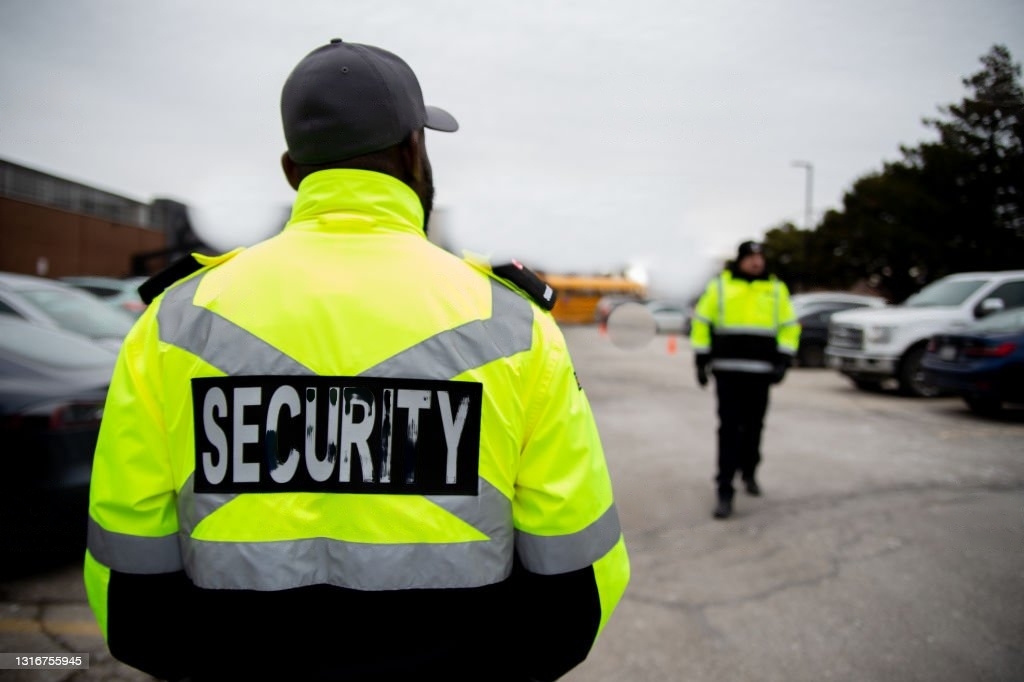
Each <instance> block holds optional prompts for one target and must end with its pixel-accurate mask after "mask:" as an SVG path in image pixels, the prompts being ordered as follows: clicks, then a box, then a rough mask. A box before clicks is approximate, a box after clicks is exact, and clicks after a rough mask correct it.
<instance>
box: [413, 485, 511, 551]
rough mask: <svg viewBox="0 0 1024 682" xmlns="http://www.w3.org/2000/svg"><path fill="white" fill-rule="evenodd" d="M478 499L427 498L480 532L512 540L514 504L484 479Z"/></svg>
mask: <svg viewBox="0 0 1024 682" xmlns="http://www.w3.org/2000/svg"><path fill="white" fill-rule="evenodd" d="M477 490H478V493H479V494H478V495H477V496H476V497H472V496H468V495H427V496H426V498H427V499H428V500H430V501H431V502H433V503H434V504H436V505H437V506H438V507H441V508H442V509H444V510H445V511H446V512H448V513H449V514H451V515H453V516H455V517H457V518H458V519H460V520H462V521H464V522H465V523H467V524H468V525H470V526H472V527H473V528H476V529H477V530H478V531H480V532H481V533H483V534H484V535H486V536H487V537H489V538H492V539H494V538H503V537H509V538H511V537H512V501H511V500H509V499H508V498H507V497H505V495H504V494H502V492H501V491H500V490H498V489H497V488H496V487H494V486H493V485H491V483H490V482H489V481H488V480H487V479H485V478H483V477H480V479H479V483H478V484H477Z"/></svg>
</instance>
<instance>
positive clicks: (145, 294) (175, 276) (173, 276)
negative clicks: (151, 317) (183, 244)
mask: <svg viewBox="0 0 1024 682" xmlns="http://www.w3.org/2000/svg"><path fill="white" fill-rule="evenodd" d="M201 267H203V264H202V263H200V262H199V261H198V260H196V259H195V257H193V256H192V255H191V254H189V255H188V256H185V257H183V258H179V259H178V260H176V261H174V262H173V263H171V264H170V265H168V266H167V267H166V268H164V269H163V270H161V271H160V272H158V273H156V274H155V275H153V276H152V277H150V278H149V279H147V280H146V281H145V282H143V283H142V284H140V285H139V289H138V291H139V297H141V298H142V302H143V303H145V304H146V305H149V304H150V303H152V302H153V299H155V298H156V297H157V296H159V295H160V294H162V293H163V292H164V291H165V290H166V289H167V287H169V286H171V285H172V284H174V283H175V282H177V281H178V280H179V279H184V278H185V277H188V276H189V275H191V274H192V273H193V272H195V271H196V270H199V269H200V268H201Z"/></svg>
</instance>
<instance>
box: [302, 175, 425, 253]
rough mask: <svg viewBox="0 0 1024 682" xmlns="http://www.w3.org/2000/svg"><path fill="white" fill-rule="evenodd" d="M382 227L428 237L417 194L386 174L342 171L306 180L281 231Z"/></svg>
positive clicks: (359, 229)
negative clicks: (289, 217)
mask: <svg viewBox="0 0 1024 682" xmlns="http://www.w3.org/2000/svg"><path fill="white" fill-rule="evenodd" d="M381 228H384V229H389V230H395V231H399V232H408V233H411V234H416V235H419V236H420V237H424V238H425V237H426V235H425V234H424V232H423V206H422V204H421V203H420V199H419V197H418V196H417V195H416V192H414V191H413V190H412V188H411V187H409V186H408V185H406V184H405V183H404V182H402V181H401V180H398V179H397V178H393V177H391V176H390V175H385V174H383V173H375V172H373V171H364V170H349V169H342V168H332V169H329V170H323V171H318V172H316V173H313V174H312V175H308V176H306V178H305V179H304V180H303V181H302V183H301V184H300V185H299V192H298V195H297V196H296V198H295V203H294V205H293V206H292V215H291V219H290V220H289V221H288V224H287V225H285V230H317V231H322V232H363V231H370V230H378V229H381Z"/></svg>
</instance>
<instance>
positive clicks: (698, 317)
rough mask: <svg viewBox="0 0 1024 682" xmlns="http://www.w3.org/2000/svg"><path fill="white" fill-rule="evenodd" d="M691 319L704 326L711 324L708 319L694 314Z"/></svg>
mask: <svg viewBox="0 0 1024 682" xmlns="http://www.w3.org/2000/svg"><path fill="white" fill-rule="evenodd" d="M693 319H695V320H697V321H699V322H703V323H704V324H711V320H709V319H708V318H706V317H704V316H703V315H696V314H695V315H694V316H693Z"/></svg>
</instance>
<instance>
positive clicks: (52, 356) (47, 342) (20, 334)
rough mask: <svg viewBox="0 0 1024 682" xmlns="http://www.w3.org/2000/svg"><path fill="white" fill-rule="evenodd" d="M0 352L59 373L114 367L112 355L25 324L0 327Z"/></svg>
mask: <svg viewBox="0 0 1024 682" xmlns="http://www.w3.org/2000/svg"><path fill="white" fill-rule="evenodd" d="M0 352H3V353H4V354H5V355H6V354H13V355H16V356H20V357H22V358H25V359H27V360H29V361H31V362H37V363H40V364H44V365H49V366H50V367H58V368H61V369H86V368H89V367H113V365H114V354H113V353H111V352H110V351H109V350H107V349H105V348H101V347H100V346H97V345H95V344H94V343H92V342H91V341H89V340H88V339H83V338H79V337H76V336H73V335H71V334H67V333H65V332H60V331H56V330H53V329H47V328H46V327H37V326H35V325H33V324H29V323H25V324H5V325H2V326H0Z"/></svg>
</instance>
